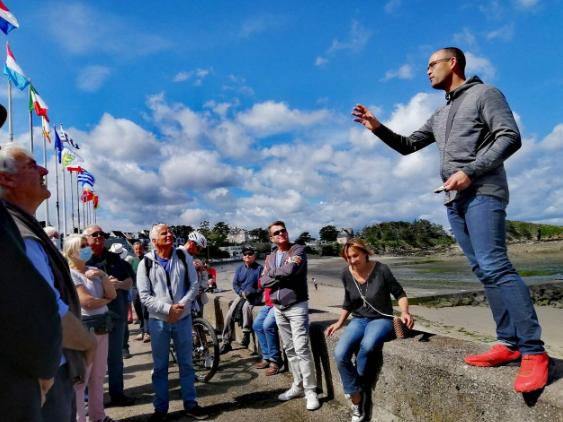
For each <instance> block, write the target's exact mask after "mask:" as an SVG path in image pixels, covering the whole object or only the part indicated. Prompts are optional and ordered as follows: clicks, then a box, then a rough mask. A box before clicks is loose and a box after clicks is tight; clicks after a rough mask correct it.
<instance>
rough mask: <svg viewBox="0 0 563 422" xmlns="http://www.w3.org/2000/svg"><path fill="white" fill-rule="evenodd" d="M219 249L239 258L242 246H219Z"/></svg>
mask: <svg viewBox="0 0 563 422" xmlns="http://www.w3.org/2000/svg"><path fill="white" fill-rule="evenodd" d="M219 249H220V250H222V251H225V252H228V253H229V256H230V257H231V258H239V257H241V256H242V246H221V247H219Z"/></svg>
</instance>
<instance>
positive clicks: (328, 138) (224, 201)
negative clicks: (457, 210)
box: [0, 0, 563, 234]
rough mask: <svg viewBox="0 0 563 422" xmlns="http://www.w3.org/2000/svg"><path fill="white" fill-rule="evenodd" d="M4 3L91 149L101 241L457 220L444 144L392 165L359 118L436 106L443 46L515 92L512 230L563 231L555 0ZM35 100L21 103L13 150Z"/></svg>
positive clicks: (422, 114) (36, 70)
mask: <svg viewBox="0 0 563 422" xmlns="http://www.w3.org/2000/svg"><path fill="white" fill-rule="evenodd" d="M6 4H7V6H8V7H9V8H10V9H11V11H12V12H13V13H14V14H15V15H16V17H17V18H18V19H19V22H20V25H21V27H20V29H18V30H15V31H13V32H11V33H10V35H9V37H8V39H9V41H10V44H11V47H12V50H13V52H14V54H15V56H16V59H17V62H18V64H19V65H20V66H21V67H22V68H23V70H24V71H25V72H26V74H27V75H28V76H29V77H31V78H32V80H33V83H34V85H35V86H36V88H37V89H38V91H39V92H40V94H41V96H42V97H43V99H44V100H45V101H46V102H47V104H48V105H49V116H50V117H51V121H52V122H53V123H63V124H64V125H65V128H66V129H67V130H68V131H69V132H70V134H71V135H72V136H73V138H74V139H75V140H76V141H78V142H79V143H80V145H81V146H82V155H83V157H84V158H85V159H86V162H85V163H84V166H85V167H86V168H88V169H89V170H90V171H91V172H92V173H93V174H94V175H95V176H96V178H97V185H96V189H97V191H98V193H99V195H100V204H101V207H100V209H99V213H98V221H99V222H101V223H102V224H103V226H104V227H106V228H107V229H111V228H115V229H119V228H120V229H125V230H130V229H138V228H143V227H147V226H149V225H150V224H152V223H154V222H163V221H165V222H169V223H171V224H182V223H184V224H191V225H198V224H199V222H200V221H201V220H203V219H207V220H210V221H211V223H215V222H217V221H225V222H227V223H229V224H231V225H233V226H239V227H244V228H254V227H259V226H262V227H263V226H266V225H267V224H268V223H269V222H270V221H272V220H274V219H278V218H282V219H284V220H286V221H287V222H288V224H289V227H290V229H291V230H293V231H294V232H301V231H309V232H311V233H313V234H316V233H317V231H318V229H319V228H320V227H322V226H324V225H326V224H335V225H336V226H339V227H354V228H362V227H363V226H365V225H367V224H372V223H376V222H381V221H389V220H413V219H415V218H427V219H430V220H432V221H434V222H437V223H440V224H446V217H445V210H444V209H443V206H442V205H441V199H440V198H439V196H438V195H435V194H433V193H432V190H433V188H435V187H436V186H438V185H439V184H440V180H439V177H438V161H437V150H436V149H435V147H434V146H431V147H428V148H426V149H425V150H424V151H422V152H420V153H418V154H414V155H411V156H408V157H401V156H399V155H398V154H396V153H395V152H394V151H391V150H390V149H389V148H387V147H386V146H385V145H383V144H382V143H381V142H380V141H378V139H377V138H375V137H374V136H372V135H371V134H370V133H368V132H367V131H366V130H365V129H363V128H362V127H359V126H357V124H355V123H353V122H352V119H351V116H350V112H351V109H352V107H353V106H354V104H356V103H358V102H361V103H364V104H367V105H369V106H370V107H371V108H372V109H373V110H374V111H376V112H377V114H378V116H379V117H380V118H381V119H382V120H383V121H384V122H385V123H386V124H387V125H389V126H390V127H391V128H393V129H394V130H396V131H398V132H400V133H403V134H409V133H410V131H412V130H414V129H416V128H417V127H418V126H420V125H421V124H422V123H423V122H424V121H425V120H426V119H427V118H428V117H429V116H430V114H431V113H432V111H433V110H435V109H436V108H437V107H439V106H440V105H442V104H443V103H444V99H443V94H442V93H441V92H438V91H433V90H432V89H431V87H430V85H429V83H428V79H427V77H426V63H427V60H428V57H429V55H430V54H431V53H432V51H434V50H435V49H437V48H439V47H443V46H448V45H455V46H459V47H461V48H462V49H464V50H465V51H466V53H467V58H468V74H470V75H472V74H478V75H479V76H480V77H481V78H482V79H483V80H485V81H486V82H487V83H491V84H494V85H496V86H498V87H499V88H500V89H501V90H502V91H503V92H504V94H505V95H506V97H507V99H508V101H509V103H510V104H511V106H512V108H513V111H514V113H515V115H516V117H517V121H518V124H519V125H520V129H521V131H522V135H523V144H524V145H523V148H522V149H521V150H520V151H518V153H517V154H516V155H515V156H513V157H512V158H511V159H510V160H509V162H508V163H507V171H508V174H509V182H510V187H511V191H512V200H511V204H510V206H509V209H508V214H509V218H511V219H518V220H526V221H534V222H544V223H555V224H563V178H562V177H561V163H562V161H563V113H562V110H563V73H562V72H561V69H563V46H562V45H563V43H562V42H561V40H562V39H563V37H562V29H561V22H562V18H563V4H562V2H561V1H559V0H504V1H500V0H461V1H458V2H452V1H446V0H443V1H442V0H439V1H432V2H429V1H423V0H408V1H407V0H388V1H384V0H381V1H375V0H374V1H368V2H361V3H358V2H352V3H350V2H342V1H336V0H325V1H322V2H321V1H309V2H303V1H284V2H279V1H278V2H273V1H260V2H258V1H237V2H233V1H213V0H208V1H184V0H167V1H162V2H149V1H135V2H134V1H118V2H116V1H110V0H97V1H95V2H91V1H73V0H65V1H44V0H41V1H39V0H19V1H16V0H6ZM0 101H3V102H4V103H5V102H6V93H5V91H4V90H2V93H0ZM26 104H27V96H26V95H22V94H19V95H16V96H15V98H14V127H15V137H16V139H17V141H18V142H22V143H26V142H27V139H28V138H29V133H28V131H29V130H28V120H27V119H28V117H27V114H26ZM35 125H36V126H37V127H39V125H40V123H39V121H36V122H35ZM37 133H39V132H37ZM7 136H8V134H7V128H6V127H5V128H3V129H2V130H1V131H0V140H2V141H5V140H6V139H7ZM36 154H37V158H38V159H39V160H41V156H42V155H41V154H42V153H41V149H40V148H37V149H36ZM49 154H51V153H50V151H49ZM50 157H51V158H50V163H49V168H50V170H51V173H52V172H53V158H52V156H51V155H50ZM53 179H54V178H51V179H50V185H51V186H53V187H52V190H53V192H54V185H53ZM38 215H39V217H40V218H41V217H42V215H43V214H42V211H41V210H40V211H39V214H38Z"/></svg>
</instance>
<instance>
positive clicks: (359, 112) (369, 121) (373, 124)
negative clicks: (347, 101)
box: [352, 104, 381, 131]
mask: <svg viewBox="0 0 563 422" xmlns="http://www.w3.org/2000/svg"><path fill="white" fill-rule="evenodd" d="M352 115H353V116H355V117H356V118H355V119H354V121H355V122H358V123H360V124H362V125H364V126H365V127H366V128H367V129H369V130H371V131H373V130H375V129H377V128H378V127H379V126H381V122H380V121H379V120H377V117H375V116H374V115H373V114H372V113H371V111H369V110H368V109H367V108H366V107H365V106H363V105H362V104H357V105H356V107H354V110H352Z"/></svg>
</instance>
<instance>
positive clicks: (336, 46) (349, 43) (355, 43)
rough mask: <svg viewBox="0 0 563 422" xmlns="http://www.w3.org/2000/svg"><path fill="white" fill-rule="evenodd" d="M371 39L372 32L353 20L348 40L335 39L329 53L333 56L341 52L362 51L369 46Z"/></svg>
mask: <svg viewBox="0 0 563 422" xmlns="http://www.w3.org/2000/svg"><path fill="white" fill-rule="evenodd" d="M370 38H371V31H369V30H368V29H367V28H365V27H364V26H363V25H362V24H361V23H360V22H358V21H357V20H353V21H352V27H351V28H350V32H349V34H348V38H346V39H345V40H343V41H340V40H338V39H334V40H333V41H332V44H331V45H330V47H329V48H328V50H327V53H329V54H333V53H336V52H338V51H341V50H350V51H353V52H358V51H361V50H363V49H364V47H365V46H366V45H367V43H368V41H369V39H370Z"/></svg>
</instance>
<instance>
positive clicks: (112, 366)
mask: <svg viewBox="0 0 563 422" xmlns="http://www.w3.org/2000/svg"><path fill="white" fill-rule="evenodd" d="M126 327H127V321H126V320H121V319H120V320H114V325H113V329H112V330H111V333H109V337H108V385H109V395H110V397H111V398H112V399H119V398H120V397H121V396H123V340H124V338H125V328H126Z"/></svg>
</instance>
